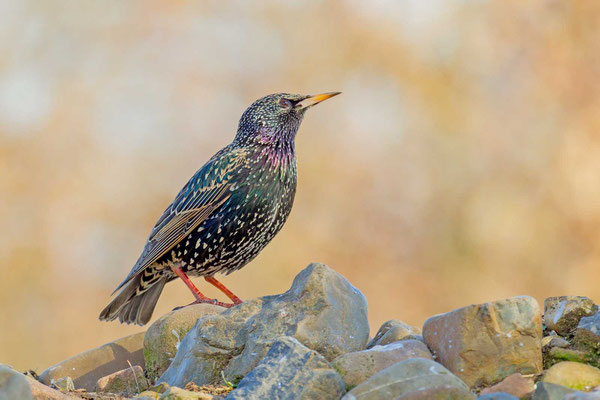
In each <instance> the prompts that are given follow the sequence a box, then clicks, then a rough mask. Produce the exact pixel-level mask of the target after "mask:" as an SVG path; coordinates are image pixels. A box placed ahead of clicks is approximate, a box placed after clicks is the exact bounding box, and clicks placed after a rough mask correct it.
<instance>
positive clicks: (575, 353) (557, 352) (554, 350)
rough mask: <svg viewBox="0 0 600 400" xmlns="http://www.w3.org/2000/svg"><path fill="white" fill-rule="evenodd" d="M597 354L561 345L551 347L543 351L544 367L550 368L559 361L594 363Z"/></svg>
mask: <svg viewBox="0 0 600 400" xmlns="http://www.w3.org/2000/svg"><path fill="white" fill-rule="evenodd" d="M596 358H597V355H595V354H592V353H588V352H585V351H583V350H574V349H564V348H561V347H551V348H550V349H549V350H547V351H544V368H546V369H547V368H550V367H552V366H553V365H554V364H556V363H559V362H561V361H576V362H581V363H586V364H588V363H591V364H594V365H596Z"/></svg>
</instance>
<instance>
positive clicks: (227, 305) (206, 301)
mask: <svg viewBox="0 0 600 400" xmlns="http://www.w3.org/2000/svg"><path fill="white" fill-rule="evenodd" d="M194 304H214V305H215V306H219V307H224V308H231V307H233V306H237V305H238V304H242V301H241V300H240V301H239V302H234V303H222V302H220V301H219V300H217V299H197V300H196V301H193V302H191V303H190V304H187V305H185V306H179V307H175V308H174V309H173V311H175V310H180V309H182V308H184V307H188V306H191V305H194Z"/></svg>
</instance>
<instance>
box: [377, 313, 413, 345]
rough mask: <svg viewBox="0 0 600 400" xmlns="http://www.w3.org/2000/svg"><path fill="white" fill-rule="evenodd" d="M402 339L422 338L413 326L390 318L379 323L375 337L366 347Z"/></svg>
mask: <svg viewBox="0 0 600 400" xmlns="http://www.w3.org/2000/svg"><path fill="white" fill-rule="evenodd" d="M403 339H417V340H419V339H422V338H421V331H420V330H419V329H418V328H415V327H414V326H410V325H408V324H405V323H404V322H402V321H398V320H397V319H392V320H390V321H387V322H385V323H384V324H383V325H381V328H379V330H378V331H377V334H376V335H375V337H374V338H373V339H372V340H371V341H370V342H369V344H368V345H367V349H370V348H371V347H374V346H377V345H380V346H383V345H386V344H390V343H393V342H397V341H400V340H403Z"/></svg>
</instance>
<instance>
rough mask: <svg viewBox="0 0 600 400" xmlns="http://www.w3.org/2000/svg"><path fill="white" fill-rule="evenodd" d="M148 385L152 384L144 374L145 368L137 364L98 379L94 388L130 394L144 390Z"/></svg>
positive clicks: (125, 394)
mask: <svg viewBox="0 0 600 400" xmlns="http://www.w3.org/2000/svg"><path fill="white" fill-rule="evenodd" d="M148 387H150V385H149V384H148V380H147V379H146V377H145V376H144V370H143V369H142V368H141V367H140V366H139V365H136V366H134V367H131V368H125V369H123V370H121V371H117V372H114V373H112V374H110V375H107V376H105V377H102V378H100V379H98V382H96V387H95V389H94V390H95V391H96V392H110V393H118V394H122V395H124V396H130V395H133V394H136V393H139V392H142V391H144V390H146V389H148Z"/></svg>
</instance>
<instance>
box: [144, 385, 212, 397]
mask: <svg viewBox="0 0 600 400" xmlns="http://www.w3.org/2000/svg"><path fill="white" fill-rule="evenodd" d="M154 398H156V397H154ZM213 398H214V396H212V395H210V394H207V393H198V392H192V391H190V390H185V389H181V388H178V387H175V386H171V387H170V388H169V389H167V391H166V392H164V393H163V394H161V395H160V397H159V400H211V399H213Z"/></svg>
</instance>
